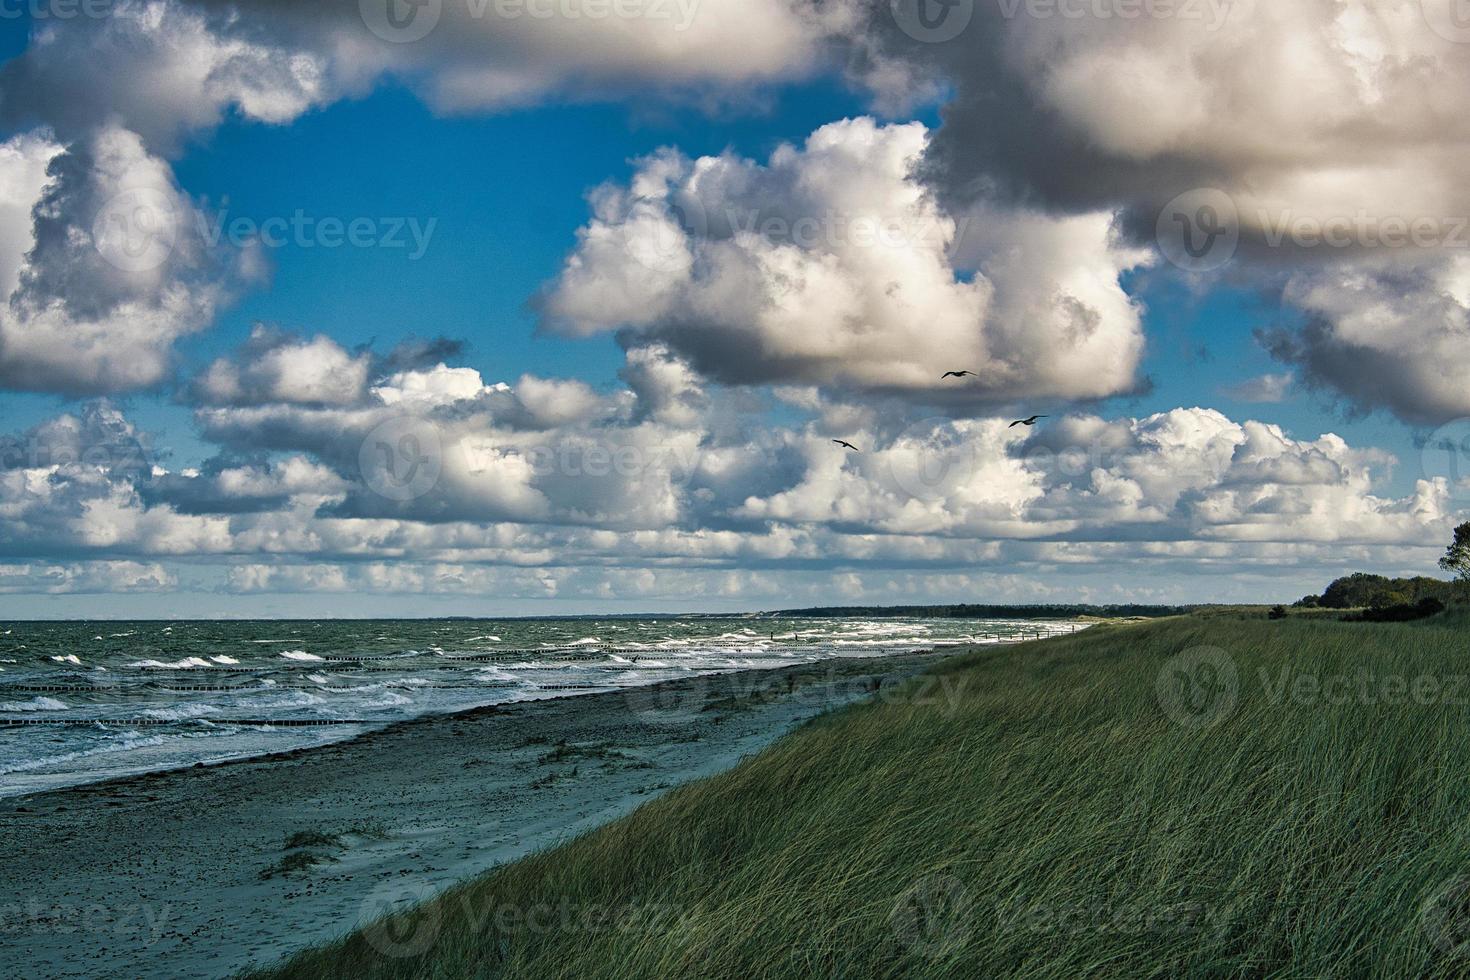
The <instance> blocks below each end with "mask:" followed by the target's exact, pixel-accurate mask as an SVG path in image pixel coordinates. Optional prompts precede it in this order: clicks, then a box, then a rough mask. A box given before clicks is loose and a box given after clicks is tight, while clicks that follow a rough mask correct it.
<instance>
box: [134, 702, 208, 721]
mask: <svg viewBox="0 0 1470 980" xmlns="http://www.w3.org/2000/svg"><path fill="white" fill-rule="evenodd" d="M217 714H219V709H218V708H216V707H215V706H214V705H211V704H184V705H179V706H178V707H176V708H149V709H148V710H147V711H144V712H143V715H144V717H146V718H157V719H158V720H159V721H187V720H188V719H190V718H202V717H203V716H205V715H217Z"/></svg>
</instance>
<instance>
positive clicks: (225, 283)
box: [0, 126, 256, 393]
mask: <svg viewBox="0 0 1470 980" xmlns="http://www.w3.org/2000/svg"><path fill="white" fill-rule="evenodd" d="M0 186H4V187H5V189H6V191H7V193H6V195H5V200H6V205H5V207H4V208H3V209H0V289H3V290H4V295H5V298H6V300H7V302H6V303H5V305H4V306H3V307H0V385H3V386H5V387H9V388H19V389H26V390H33V391H61V392H66V393H105V392H114V391H122V390H126V389H130V388H137V387H143V386H148V385H153V384H157V383H158V382H160V381H161V380H163V379H164V378H165V377H166V375H167V374H168V372H169V370H170V367H171V355H172V348H173V344H174V342H175V341H176V340H177V339H178V338H180V337H182V336H185V335H187V334H190V333H193V332H195V331H198V330H201V329H203V328H204V327H206V326H208V325H209V323H210V322H211V320H212V319H213V317H214V313H215V310H216V309H217V308H218V306H219V305H220V303H221V302H223V301H224V300H225V299H226V298H227V297H228V296H229V295H230V293H231V291H232V289H233V288H234V287H235V286H236V285H237V284H238V283H240V282H242V281H244V280H245V279H248V278H250V277H251V276H253V275H255V274H256V268H255V257H254V255H253V254H252V253H251V252H250V251H249V250H245V251H241V252H235V251H231V250H224V251H221V250H216V249H213V248H211V247H210V243H209V242H207V241H206V240H205V238H204V236H203V235H202V234H201V232H200V228H201V225H200V224H199V222H198V221H197V220H196V219H197V213H196V211H195V209H194V205H193V203H192V202H191V201H190V199H189V198H188V196H187V195H185V194H184V193H183V192H182V191H181V190H180V189H179V188H178V185H177V184H176V183H175V182H174V179H173V174H172V172H171V171H170V169H169V167H168V165H167V164H166V163H164V162H163V161H162V160H160V159H158V158H157V157H155V156H152V155H151V154H149V153H148V152H147V151H146V150H145V149H144V147H143V145H142V142H141V140H140V139H139V138H138V136H137V135H136V134H134V133H132V132H129V131H127V130H124V129H119V128H117V127H111V126H109V127H105V128H103V129H102V130H100V131H98V132H97V133H96V134H94V135H93V136H91V137H90V138H88V139H86V140H83V141H81V142H78V143H76V144H73V145H71V146H66V147H63V146H62V145H60V144H58V143H56V142H55V141H54V140H53V139H52V138H51V137H50V136H49V134H46V133H31V134H23V135H19V136H14V137H12V138H11V139H10V140H8V141H7V142H6V143H4V144H3V148H0Z"/></svg>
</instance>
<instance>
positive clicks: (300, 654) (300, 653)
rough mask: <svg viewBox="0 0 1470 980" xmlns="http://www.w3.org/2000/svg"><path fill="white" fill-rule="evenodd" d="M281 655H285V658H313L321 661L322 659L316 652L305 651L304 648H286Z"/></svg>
mask: <svg viewBox="0 0 1470 980" xmlns="http://www.w3.org/2000/svg"><path fill="white" fill-rule="evenodd" d="M281 656H283V657H285V658H286V659H287V660H315V661H317V662H321V660H322V658H321V657H318V656H317V655H316V654H314V653H307V652H306V651H305V650H287V651H285V652H284V653H282V654H281Z"/></svg>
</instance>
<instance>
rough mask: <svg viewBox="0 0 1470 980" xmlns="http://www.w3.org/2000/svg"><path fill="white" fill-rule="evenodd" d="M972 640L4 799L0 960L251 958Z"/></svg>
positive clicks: (545, 839) (534, 837)
mask: <svg viewBox="0 0 1470 980" xmlns="http://www.w3.org/2000/svg"><path fill="white" fill-rule="evenodd" d="M969 649H973V648H964V647H960V648H956V647H946V648H941V649H937V650H930V651H924V652H919V653H912V654H903V655H896V656H889V657H877V658H839V659H832V660H823V661H819V662H815V663H806V664H800V665H795V666H791V667H784V668H775V669H762V670H745V671H736V672H731V673H725V674H711V675H701V676H696V677H692V678H688V679H683V680H678V681H668V682H663V683H660V684H654V685H649V686H646V687H639V688H630V689H627V690H624V691H618V692H607V693H592V694H586V695H578V696H573V697H558V698H549V699H544V700H535V701H522V702H516V703H512V704H502V705H494V706H486V707H479V708H471V709H467V710H464V711H457V712H450V713H442V714H432V715H423V716H419V717H416V718H412V719H405V720H402V721H398V722H394V723H392V724H390V725H387V726H385V727H383V728H379V729H375V730H373V731H370V732H366V733H362V734H359V735H356V736H354V737H351V738H348V739H345V740H341V741H333V742H329V743H326V744H322V745H315V746H309V747H300V748H294V749H291V750H288V751H285V752H280V753H272V754H267V755H258V756H251V757H249V758H243V759H232V760H227V761H222V762H218V763H214V764H208V765H205V764H197V765H195V766H192V767H190V768H186V769H170V770H161V771H155V772H150V773H145V774H140V775H132V776H125V777H121V778H117V779H112V780H106V781H101V782H92V783H86V784H81V785H77V786H70V787H65V788H59V789H53V790H45V791H41V792H37V793H32V794H29V795H23V796H15V797H10V798H7V799H5V800H4V801H0V837H3V838H4V839H6V840H10V841H14V842H15V844H14V846H13V848H12V851H11V853H9V854H7V857H6V862H5V870H4V872H3V875H0V877H3V878H4V881H3V886H4V887H3V888H0V938H3V948H4V949H5V951H6V952H5V954H4V956H3V959H4V960H11V959H12V957H13V958H14V961H15V963H16V964H17V965H20V966H22V967H23V970H22V972H24V973H27V974H29V975H45V976H58V977H90V976H102V975H144V974H147V975H150V976H159V977H166V976H200V975H206V976H226V975H230V974H233V973H236V972H238V971H240V970H242V969H245V968H249V967H259V966H264V965H267V964H269V963H271V962H274V961H275V960H277V959H279V958H281V957H283V956H285V955H288V954H289V953H291V952H294V951H295V950H298V949H300V948H303V947H305V946H310V945H315V944H319V943H321V942H324V941H328V940H330V939H332V938H334V937H336V936H340V935H342V934H344V933H346V932H348V931H349V930H351V929H352V928H354V927H356V926H358V925H361V924H363V923H364V922H365V921H367V920H370V919H371V918H374V917H376V916H377V915H378V914H380V913H381V912H383V911H384V910H386V909H387V908H391V907H397V906H401V905H404V904H407V903H410V902H413V901H419V900H423V899H426V898H429V897H431V896H432V895H434V894H437V893H438V892H439V891H442V890H443V889H444V888H446V887H448V886H450V885H453V884H455V883H456V882H458V881H460V880H463V879H465V878H468V877H471V876H473V875H476V874H479V873H482V872H484V871H486V870H489V869H490V868H493V867H495V866H497V865H499V864H503V863H505V862H508V861H511V860H515V859H516V858H519V857H522V856H524V855H525V854H528V853H531V852H532V851H535V850H539V849H541V848H544V847H547V846H550V845H553V844H555V843H558V842H561V841H564V840H567V839H569V838H571V837H573V836H576V835H578V834H581V833H583V832H586V831H588V830H591V829H593V828H595V827H597V826H600V825H602V824H604V823H606V822H608V821H610V820H613V819H616V818H617V817H619V816H622V815H624V814H626V813H628V812H630V811H631V810H633V809H635V808H636V807H637V806H639V805H641V804H642V803H644V802H647V801H648V800H651V799H653V798H655V797H657V796H658V795H660V794H661V793H663V792H665V791H666V790H668V789H671V788H673V787H674V786H677V785H681V784H683V783H686V782H689V781H691V780H694V779H699V778H701V777H704V776H708V775H711V774H713V773H716V772H719V771H721V770H723V769H726V768H729V767H730V766H732V765H734V764H735V763H736V762H738V761H739V760H740V759H741V758H743V757H745V756H747V755H750V754H752V753H754V752H757V751H759V750H760V749H762V748H764V747H765V746H767V745H769V744H770V743H771V742H773V741H775V740H776V739H777V738H779V737H780V736H781V735H782V734H784V733H786V732H788V731H790V730H791V729H792V728H794V727H796V726H797V725H799V724H801V723H802V722H804V721H807V720H809V719H811V718H813V717H815V716H817V715H819V714H822V713H824V712H826V711H829V710H831V709H833V708H836V707H840V706H842V705H845V704H850V703H852V702H854V701H858V700H862V699H864V698H872V697H883V696H884V694H885V692H886V691H888V690H891V689H894V688H895V685H897V684H898V683H899V682H901V681H903V680H905V679H907V678H910V677H912V676H913V675H915V674H917V673H920V672H922V671H923V670H924V669H925V668H926V667H928V666H929V665H932V664H934V663H936V662H938V661H939V660H942V659H945V658H948V657H952V656H955V655H958V654H962V653H964V652H967V650H969ZM932 696H934V697H942V696H943V692H940V691H936V692H932Z"/></svg>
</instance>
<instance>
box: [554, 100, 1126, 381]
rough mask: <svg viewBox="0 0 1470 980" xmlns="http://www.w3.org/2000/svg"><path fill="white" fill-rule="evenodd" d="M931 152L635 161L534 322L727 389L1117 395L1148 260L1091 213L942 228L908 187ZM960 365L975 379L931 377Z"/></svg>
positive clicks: (910, 134)
mask: <svg viewBox="0 0 1470 980" xmlns="http://www.w3.org/2000/svg"><path fill="white" fill-rule="evenodd" d="M927 137H928V134H927V132H926V130H925V128H924V127H923V126H922V125H921V124H919V123H908V124H904V125H889V126H883V125H879V124H877V123H876V122H874V121H873V120H872V119H867V118H859V119H851V120H845V121H842V122H838V123H832V124H829V125H827V126H823V127H822V128H821V129H818V130H817V131H816V132H814V133H813V134H812V135H811V136H810V137H809V138H808V139H807V141H806V143H805V145H804V146H803V147H801V148H797V147H793V146H783V147H781V148H779V149H778V150H776V151H775V152H774V153H773V154H772V156H771V158H770V160H769V161H768V163H767V164H765V165H760V164H757V163H755V162H754V161H750V160H744V159H740V158H737V157H733V156H729V155H726V156H721V157H702V158H700V159H697V160H687V159H685V158H683V157H681V156H680V155H678V154H677V153H674V152H672V151H664V152H661V153H658V154H656V155H654V156H652V157H649V158H646V159H645V160H643V161H641V162H640V163H639V167H638V171H637V173H636V174H635V175H634V177H633V179H632V181H631V183H630V184H629V186H627V187H616V186H605V187H603V188H601V189H600V190H598V191H597V192H596V193H595V194H594V195H593V199H592V203H593V209H594V218H593V220H592V222H591V223H590V224H588V225H587V226H586V227H584V228H583V229H582V230H581V231H580V232H579V235H578V238H579V244H578V247H577V249H576V250H575V251H574V252H573V254H572V255H571V256H570V257H569V258H568V260H567V263H566V266H565V268H564V269H563V272H562V274H561V276H560V278H559V279H558V280H557V282H556V283H555V285H554V288H552V289H551V290H550V291H549V292H548V293H547V295H546V296H545V298H544V311H545V313H546V315H547V316H548V318H549V320H550V322H551V323H552V324H553V325H555V326H557V327H558V328H559V329H561V330H563V331H565V332H568V333H571V334H574V335H579V336H581V335H587V334H591V333H595V332H597V331H603V330H612V329H617V328H627V329H629V330H631V331H633V332H634V333H635V334H637V335H640V336H641V337H645V338H648V339H649V340H651V341H655V342H657V343H660V344H663V345H666V346H667V347H668V348H670V349H672V350H673V351H675V352H677V353H678V354H679V355H680V356H682V357H684V358H687V359H688V360H689V361H690V362H691V363H692V364H693V365H694V367H695V368H696V369H698V370H699V371H700V372H701V373H703V374H705V375H707V376H709V377H713V378H716V379H717V380H720V381H724V382H729V383H768V382H775V383H785V384H812V385H824V386H834V387H839V388H843V387H847V388H857V389H865V390H891V391H897V392H903V393H906V394H910V395H917V396H920V397H925V398H939V399H952V400H957V401H970V402H974V401H977V400H987V399H988V400H1001V399H1009V398H1014V397H1017V396H1019V395H1022V394H1025V395H1027V396H1029V397H1034V398H1045V397H1063V398H1093V397H1103V396H1106V395H1110V394H1116V393H1118V392H1120V391H1125V390H1129V389H1131V388H1132V387H1133V385H1134V384H1135V383H1136V379H1135V370H1136V367H1137V362H1138V357H1139V355H1140V353H1141V350H1142V333H1141V328H1140V323H1139V314H1140V311H1139V309H1138V307H1137V306H1136V305H1135V304H1134V303H1133V302H1132V301H1131V300H1130V299H1129V298H1128V296H1127V295H1126V294H1125V293H1124V292H1123V290H1122V288H1121V286H1120V285H1119V282H1118V278H1119V276H1120V274H1121V273H1122V272H1124V271H1125V270H1126V269H1128V268H1130V267H1133V266H1135V265H1137V264H1139V263H1140V262H1142V261H1143V260H1144V256H1143V254H1142V253H1140V252H1136V251H1129V250H1123V249H1119V248H1118V247H1116V245H1115V243H1114V242H1113V240H1112V238H1111V235H1110V218H1109V217H1108V216H1107V215H1105V214H1098V215H1090V216H1084V217H1077V218H1063V219H1051V218H1046V217H1043V216H1041V215H1036V214H1028V213H1025V212H1020V211H999V210H996V209H983V210H978V211H977V212H976V213H973V214H969V215H966V216H965V218H964V219H963V221H962V222H957V221H956V220H955V219H954V218H952V217H950V216H949V215H947V214H945V213H944V212H943V211H941V210H940V209H939V208H938V207H937V205H936V204H935V202H934V201H933V199H932V197H931V196H930V195H929V194H928V193H927V192H926V190H925V188H924V186H923V185H922V184H920V183H919V182H918V181H917V180H915V179H914V177H913V175H912V169H913V167H914V166H915V165H916V164H917V162H918V161H919V158H920V156H921V154H922V153H923V151H924V147H925V143H926V140H927ZM681 213H682V214H683V221H682V223H681V222H680V220H679V216H680V214H681ZM956 249H958V250H959V252H960V254H961V255H962V256H963V257H965V258H967V259H970V260H972V261H973V263H974V265H975V266H978V268H979V269H980V273H979V274H978V275H976V276H975V277H974V278H973V280H968V279H967V278H966V277H965V276H964V275H963V274H962V267H961V266H958V265H957V264H956V262H955V261H954V258H953V257H952V252H953V251H954V250H956ZM958 368H965V369H969V370H972V371H976V372H978V374H979V377H978V378H977V379H973V380H970V381H967V382H966V383H964V384H956V383H954V382H951V381H944V380H941V375H942V374H944V373H945V372H946V371H949V370H954V369H958Z"/></svg>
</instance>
